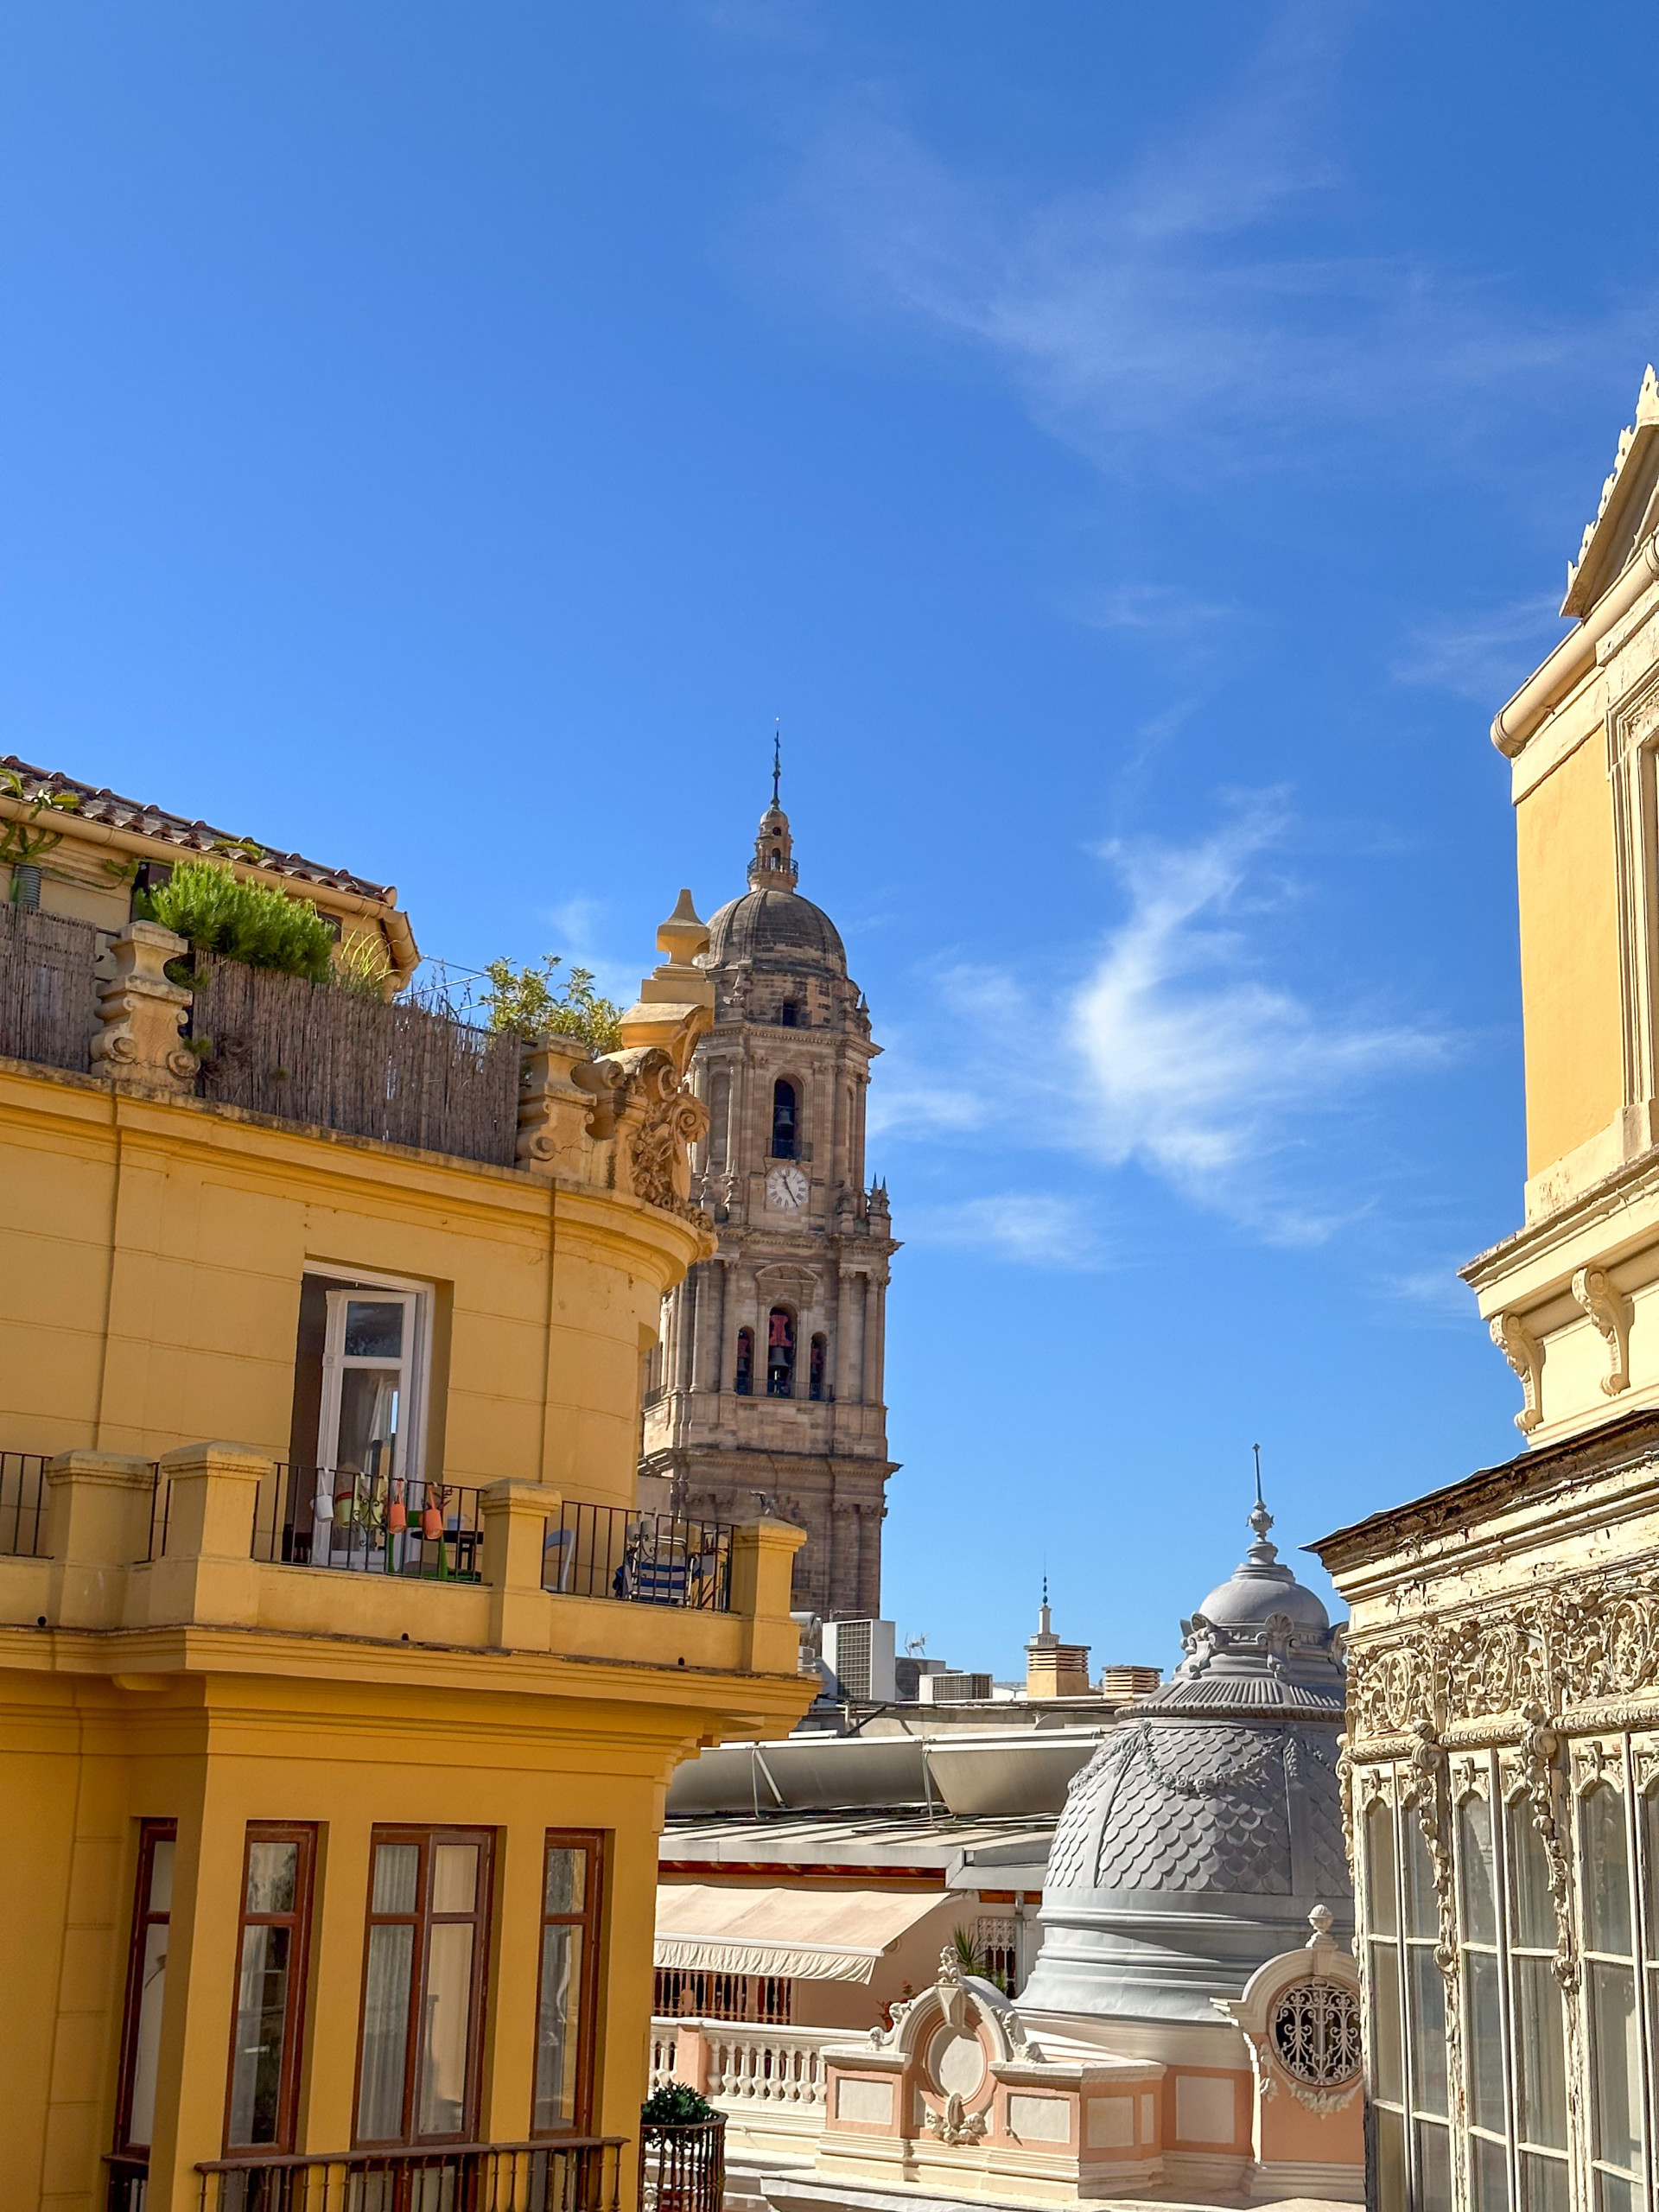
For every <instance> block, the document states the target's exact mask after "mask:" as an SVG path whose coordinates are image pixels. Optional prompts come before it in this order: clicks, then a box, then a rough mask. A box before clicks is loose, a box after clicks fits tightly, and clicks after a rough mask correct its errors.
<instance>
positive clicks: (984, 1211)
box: [905, 1191, 1107, 1272]
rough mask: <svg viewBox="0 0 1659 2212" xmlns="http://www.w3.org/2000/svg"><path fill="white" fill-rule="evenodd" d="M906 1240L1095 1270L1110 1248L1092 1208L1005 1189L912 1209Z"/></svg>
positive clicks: (1047, 1195)
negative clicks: (979, 1196)
mask: <svg viewBox="0 0 1659 2212" xmlns="http://www.w3.org/2000/svg"><path fill="white" fill-rule="evenodd" d="M905 1236H906V1241H907V1242H909V1243H915V1244H923V1245H926V1244H936V1245H945V1246H950V1247H953V1248H956V1249H966V1250H973V1251H981V1252H988V1253H991V1254H993V1255H995V1256H996V1257H997V1258H999V1259H1005V1260H1017V1261H1020V1262H1023V1263H1024V1264H1026V1265H1027V1266H1030V1267H1040V1268H1069V1269H1074V1270H1077V1271H1080V1272H1090V1271H1092V1270H1094V1269H1096V1268H1101V1267H1103V1266H1105V1265H1106V1264H1107V1249H1106V1246H1105V1243H1104V1242H1103V1239H1102V1237H1101V1235H1100V1232H1099V1230H1098V1229H1097V1228H1096V1224H1095V1223H1094V1221H1093V1219H1092V1218H1091V1217H1090V1212H1089V1211H1088V1209H1087V1208H1085V1207H1084V1206H1083V1205H1079V1204H1077V1202H1075V1201H1074V1200H1071V1199H1069V1198H1057V1197H1055V1196H1054V1195H1053V1194H1052V1193H1050V1192H1020V1191H1006V1192H999V1193H998V1194H997V1195H995V1197H988V1198H964V1199H963V1200H962V1201H961V1203H960V1204H958V1205H949V1206H926V1205H924V1206H919V1207H912V1208H910V1209H907V1211H906V1217H905Z"/></svg>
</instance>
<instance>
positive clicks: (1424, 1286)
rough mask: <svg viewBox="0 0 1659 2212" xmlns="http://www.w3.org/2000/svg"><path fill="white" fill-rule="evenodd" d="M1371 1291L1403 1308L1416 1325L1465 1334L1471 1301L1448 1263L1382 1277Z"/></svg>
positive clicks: (1473, 1305) (1455, 1272)
mask: <svg viewBox="0 0 1659 2212" xmlns="http://www.w3.org/2000/svg"><path fill="white" fill-rule="evenodd" d="M1375 1287H1376V1291H1377V1293H1378V1294H1379V1295H1380V1296H1382V1297H1383V1298H1384V1299H1385V1300H1388V1301H1389V1303H1390V1304H1392V1305H1395V1306H1403V1307H1406V1308H1407V1309H1408V1310H1409V1311H1410V1312H1411V1313H1412V1314H1413V1317H1414V1319H1417V1320H1419V1321H1427V1322H1431V1323H1433V1322H1438V1323H1440V1324H1441V1325H1445V1326H1446V1327H1456V1328H1458V1329H1459V1330H1465V1329H1467V1327H1468V1325H1469V1320H1470V1317H1471V1314H1472V1313H1474V1310H1475V1301H1474V1299H1473V1298H1472V1296H1471V1294H1470V1292H1469V1289H1468V1287H1467V1286H1466V1285H1465V1283H1464V1282H1462V1281H1460V1280H1459V1275H1458V1272H1457V1268H1456V1265H1455V1263H1454V1262H1452V1261H1451V1260H1448V1261H1447V1262H1446V1265H1445V1266H1444V1267H1440V1268H1412V1269H1410V1270H1409V1271H1408V1273H1406V1274H1389V1275H1383V1276H1381V1277H1379V1278H1378V1280H1377V1281H1376V1286H1375Z"/></svg>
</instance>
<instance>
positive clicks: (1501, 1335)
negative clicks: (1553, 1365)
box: [1491, 1313, 1544, 1436]
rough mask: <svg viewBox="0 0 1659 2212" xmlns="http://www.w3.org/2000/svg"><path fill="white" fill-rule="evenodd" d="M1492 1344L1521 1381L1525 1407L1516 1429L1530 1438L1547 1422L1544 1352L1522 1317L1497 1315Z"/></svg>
mask: <svg viewBox="0 0 1659 2212" xmlns="http://www.w3.org/2000/svg"><path fill="white" fill-rule="evenodd" d="M1491 1332H1492V1342H1493V1343H1494V1344H1496V1345H1497V1348H1498V1350H1499V1351H1501V1352H1502V1353H1503V1357H1504V1358H1505V1359H1507V1360H1508V1361H1509V1363H1510V1366H1511V1367H1512V1368H1513V1369H1514V1370H1515V1371H1516V1375H1517V1376H1519V1377H1520V1378H1521V1391H1522V1401H1523V1402H1522V1408H1521V1410H1520V1412H1519V1413H1518V1414H1516V1417H1515V1425H1516V1427H1517V1428H1518V1429H1519V1430H1520V1432H1521V1433H1522V1436H1530V1435H1531V1433H1532V1432H1533V1430H1534V1429H1535V1428H1536V1427H1537V1426H1538V1424H1539V1422H1540V1421H1541V1420H1542V1419H1543V1417H1544V1414H1543V1378H1544V1348H1543V1345H1542V1344H1541V1343H1540V1342H1539V1341H1538V1338H1536V1336H1535V1335H1534V1333H1533V1332H1532V1331H1531V1330H1530V1329H1529V1327H1528V1326H1527V1325H1526V1323H1525V1322H1524V1321H1523V1320H1522V1319H1521V1316H1520V1315H1519V1314H1518V1313H1495V1314H1494V1315H1493V1316H1492V1320H1491Z"/></svg>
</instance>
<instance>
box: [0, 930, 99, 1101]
mask: <svg viewBox="0 0 1659 2212" xmlns="http://www.w3.org/2000/svg"><path fill="white" fill-rule="evenodd" d="M98 946H99V932H98V931H97V930H95V929H94V928H92V925H91V924H90V923H87V922H72V921H66V920H65V919H64V918H62V917H61V916H60V915H58V914H42V913H41V912H39V911H38V910H37V909H34V908H30V907H27V906H0V1055H3V1057H4V1058H7V1059H10V1060H34V1061H35V1062H36V1063H38V1064H40V1065H44V1066H46V1067H49V1068H79V1069H80V1070H81V1071H83V1072H84V1071H85V1070H86V1066H87V1064H88V1063H87V1054H88V1051H89V1048H90V1046H91V1044H92V1033H93V1032H94V1030H96V1028H97V1027H98V1006H97V1001H96V1000H95V999H94V998H93V995H92V963H94V961H96V959H97V958H98Z"/></svg>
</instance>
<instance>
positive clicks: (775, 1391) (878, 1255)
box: [639, 764, 898, 1618]
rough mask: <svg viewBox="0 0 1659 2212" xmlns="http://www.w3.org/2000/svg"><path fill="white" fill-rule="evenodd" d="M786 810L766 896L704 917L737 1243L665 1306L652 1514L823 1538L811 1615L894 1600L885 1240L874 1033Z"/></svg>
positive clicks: (709, 1059)
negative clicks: (884, 1550) (811, 887)
mask: <svg viewBox="0 0 1659 2212" xmlns="http://www.w3.org/2000/svg"><path fill="white" fill-rule="evenodd" d="M798 880H799V874H798V869H797V868H796V865H795V854H794V843H793V840H792V839H791V836H790V828H789V817H788V816H787V815H786V814H785V812H784V810H783V808H782V806H781V805H780V804H779V796H778V769H777V766H776V765H775V764H774V766H773V769H772V804H771V805H770V806H769V807H768V808H767V809H766V812H765V813H764V814H763V815H762V816H761V817H760V834H759V835H758V836H756V838H755V841H754V857H753V860H752V861H750V863H749V887H748V889H747V892H746V893H744V894H743V895H742V897H741V898H739V899H732V900H731V901H729V903H728V904H727V905H726V906H722V907H721V909H720V912H718V913H717V914H715V917H714V918H713V920H712V921H711V922H710V923H709V950H708V952H707V954H706V955H705V956H704V961H703V964H704V966H705V967H706V968H707V969H708V970H709V974H710V975H711V976H712V977H713V980H714V985H715V1024H714V1027H713V1029H712V1030H711V1031H710V1032H709V1034H708V1035H707V1036H706V1037H704V1038H703V1039H702V1042H701V1044H700V1045H699V1046H698V1047H697V1052H696V1059H695V1060H694V1062H693V1064H692V1071H691V1080H692V1084H693V1086H694V1088H695V1089H696V1093H697V1096H699V1097H700V1098H702V1100H703V1101H704V1102H705V1103H706V1104H707V1105H708V1107H709V1135H708V1136H707V1138H706V1139H705V1140H704V1141H703V1143H702V1146H701V1147H699V1150H698V1154H697V1157H696V1161H695V1163H694V1165H695V1167H696V1173H697V1176H698V1178H699V1181H698V1185H697V1190H698V1194H699V1197H700V1199H701V1203H702V1205H703V1206H704V1207H705V1208H706V1209H707V1210H708V1211H709V1213H710V1214H711V1215H712V1216H713V1217H714V1220H715V1224H716V1227H717V1230H718V1232H719V1236H720V1247H719V1249H718V1251H717V1252H716V1253H715V1256H714V1257H713V1258H712V1259H709V1260H704V1261H702V1262H700V1263H699V1264H698V1265H697V1266H696V1267H694V1268H692V1269H691V1271H690V1274H688V1275H687V1276H686V1278H685V1280H684V1281H683V1283H681V1285H680V1286H679V1287H678V1288H677V1290H676V1291H674V1292H673V1293H672V1294H671V1296H670V1297H669V1298H668V1299H667V1300H666V1301H665V1302H664V1311H663V1329H662V1335H661V1338H660V1341H659V1344H658V1349H657V1351H656V1352H655V1353H654V1354H653V1355H652V1364H651V1370H650V1373H649V1375H648V1377H647V1383H646V1389H645V1416H644V1457H643V1459H642V1461H641V1466H640V1491H639V1497H640V1503H641V1505H642V1506H647V1507H650V1506H652V1505H655V1506H658V1507H664V1506H669V1505H671V1506H672V1507H673V1508H674V1509H675V1510H678V1511H682V1512H686V1513H690V1514H693V1515H700V1516H708V1517H709V1518H712V1519H716V1520H721V1521H741V1520H746V1519H750V1518H752V1517H753V1515H754V1512H755V1510H756V1501H757V1498H760V1499H763V1500H764V1501H765V1509H766V1510H768V1511H770V1512H772V1513H775V1514H777V1515H778V1516H779V1517H780V1518H782V1519H784V1520H785V1521H792V1522H796V1523H797V1524H798V1526H799V1527H801V1528H804V1529H805V1530H806V1532H807V1541H806V1543H805V1545H804V1547H803V1548H802V1549H801V1551H800V1552H799V1553H798V1554H797V1556H796V1561H795V1592H794V1598H795V1604H796V1605H797V1606H798V1607H801V1608H810V1610H811V1611H814V1612H817V1613H820V1614H822V1615H823V1616H824V1617H825V1618H859V1617H863V1616H874V1615H875V1614H878V1613H879V1612H880V1602H881V1519H882V1516H883V1514H884V1513H885V1512H886V1510H887V1507H886V1504H885V1503H884V1502H883V1494H884V1491H885V1490H886V1486H887V1477H888V1476H889V1475H890V1474H892V1473H893V1471H894V1470H893V1462H892V1461H891V1460H890V1459H888V1457H887V1408H886V1407H885V1405H884V1404H883V1402H882V1348H883V1342H884V1338H885V1334H886V1321H887V1273H888V1261H889V1259H890V1258H891V1256H892V1255H893V1252H894V1251H895V1250H897V1249H898V1248H897V1246H896V1245H895V1244H894V1243H893V1236H892V1235H891V1233H890V1230H891V1224H890V1221H889V1217H888V1212H887V1192H886V1190H885V1189H884V1188H883V1187H882V1186H880V1185H876V1186H875V1187H874V1189H870V1190H867V1189H866V1188H865V1185H864V1100H865V1094H866V1091H867V1090H868V1085H869V1077H870V1062H871V1060H872V1059H873V1058H874V1057H875V1054H876V1053H877V1052H879V1051H880V1046H878V1045H874V1044H873V1043H872V1042H871V1040H870V1015H869V1008H868V1006H867V1005H866V1003H865V1001H864V997H863V994H862V993H861V991H860V990H859V988H858V986H857V985H856V984H855V983H854V982H851V981H850V980H849V977H848V974H847V955H846V952H845V950H843V948H842V942H841V938H840V935H839V933H838V931H836V925H835V924H834V923H833V922H832V921H831V920H830V919H829V916H828V915H827V914H825V913H824V912H823V911H822V909H821V908H819V907H817V906H813V905H812V904H811V902H810V899H803V898H801V897H800V896H799V895H798V892H797V890H796V884H797V882H798Z"/></svg>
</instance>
